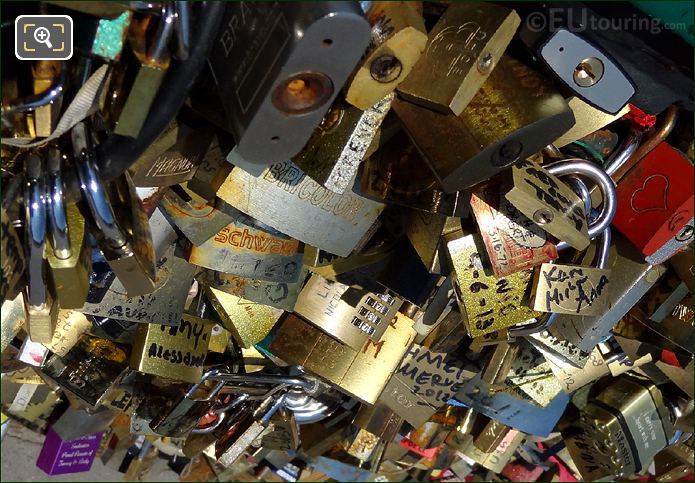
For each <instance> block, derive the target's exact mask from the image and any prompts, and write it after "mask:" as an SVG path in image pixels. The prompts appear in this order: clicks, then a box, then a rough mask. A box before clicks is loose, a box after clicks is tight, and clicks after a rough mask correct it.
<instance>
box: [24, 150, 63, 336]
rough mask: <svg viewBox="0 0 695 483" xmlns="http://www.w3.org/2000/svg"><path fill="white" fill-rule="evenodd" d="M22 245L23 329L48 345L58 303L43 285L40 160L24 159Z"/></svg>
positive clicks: (43, 183)
mask: <svg viewBox="0 0 695 483" xmlns="http://www.w3.org/2000/svg"><path fill="white" fill-rule="evenodd" d="M24 178H25V186H24V210H25V212H26V214H25V219H24V226H25V230H26V231H25V236H24V245H25V251H26V254H27V274H26V277H27V287H26V290H25V292H24V307H25V318H26V330H27V333H28V334H29V337H31V338H32V339H33V340H34V341H35V342H50V341H51V339H52V338H53V331H54V329H55V324H56V321H57V319H58V303H57V302H56V301H55V300H54V298H53V294H52V293H51V291H50V290H49V288H48V286H47V285H46V282H47V279H46V231H47V225H48V219H47V218H48V217H47V213H46V212H47V207H46V204H47V201H48V200H47V199H46V180H45V174H44V172H43V168H42V166H41V159H40V158H39V157H38V156H36V155H35V154H30V155H28V156H27V157H26V158H25V159H24Z"/></svg>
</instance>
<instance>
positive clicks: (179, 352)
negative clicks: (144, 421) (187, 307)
mask: <svg viewBox="0 0 695 483" xmlns="http://www.w3.org/2000/svg"><path fill="white" fill-rule="evenodd" d="M212 325H213V323H212V322H211V321H209V320H205V319H203V318H201V317H198V316H195V315H191V314H187V313H184V314H183V315H182V316H181V321H180V323H179V325H174V326H166V325H158V324H140V325H139V326H138V328H137V333H136V335H135V340H134V341H133V351H132V353H131V357H130V367H131V368H133V369H135V370H137V371H139V372H143V373H145V374H153V375H157V376H160V377H166V378H169V379H176V380H180V381H186V382H191V383H197V382H199V381H200V379H201V377H202V375H203V364H204V363H205V356H206V355H207V353H208V344H209V342H210V333H211V330H212Z"/></svg>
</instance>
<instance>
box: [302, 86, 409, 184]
mask: <svg viewBox="0 0 695 483" xmlns="http://www.w3.org/2000/svg"><path fill="white" fill-rule="evenodd" d="M394 97H395V94H393V93H390V94H387V95H386V96H385V97H384V98H383V99H378V100H377V101H376V102H375V103H374V105H372V106H369V107H368V108H367V109H365V110H364V111H361V110H360V109H358V108H356V107H354V106H350V105H346V104H345V103H344V102H343V101H342V100H341V101H337V102H336V103H334V104H333V106H331V108H330V109H329V110H328V113H326V115H325V116H324V118H323V120H322V121H321V124H319V126H318V128H317V129H316V131H315V132H314V134H313V135H312V136H311V138H310V139H309V141H308V142H307V144H306V146H304V149H302V150H301V151H300V152H299V154H297V155H296V156H294V157H293V158H292V161H293V162H294V163H295V164H296V165H297V166H298V167H299V169H301V170H302V171H303V172H304V173H305V174H306V175H307V176H309V177H310V178H311V179H313V180H314V181H316V182H317V183H319V184H320V185H321V186H323V187H325V188H327V189H329V190H331V191H332V192H334V193H338V194H343V193H345V190H347V189H349V188H351V187H352V185H353V183H354V177H355V175H356V174H357V169H358V168H359V165H360V163H361V162H362V160H363V159H364V157H365V155H366V152H367V148H368V147H369V145H370V144H371V143H372V141H373V140H374V138H375V136H376V133H377V131H378V129H379V127H380V126H381V123H382V121H383V120H384V118H385V117H386V114H387V113H388V111H389V109H390V108H391V102H392V101H393V99H394Z"/></svg>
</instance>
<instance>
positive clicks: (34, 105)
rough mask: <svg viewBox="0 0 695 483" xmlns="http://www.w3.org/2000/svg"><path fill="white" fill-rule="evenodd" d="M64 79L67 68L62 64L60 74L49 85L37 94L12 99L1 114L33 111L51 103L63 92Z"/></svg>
mask: <svg viewBox="0 0 695 483" xmlns="http://www.w3.org/2000/svg"><path fill="white" fill-rule="evenodd" d="M66 79H67V68H66V67H65V65H63V66H62V67H61V69H60V75H59V76H58V79H56V80H55V82H54V83H53V85H51V87H49V88H48V89H46V90H45V91H43V92H41V93H39V94H34V95H32V96H27V97H22V98H20V99H14V100H13V101H11V102H10V103H9V105H8V106H7V107H4V108H3V110H2V111H3V114H11V113H15V112H29V111H34V110H36V109H38V108H39V107H43V106H47V105H48V104H52V103H53V102H55V101H56V100H57V99H58V98H59V97H60V96H61V95H62V94H63V90H64V89H65V80H66Z"/></svg>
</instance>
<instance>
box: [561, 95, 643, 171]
mask: <svg viewBox="0 0 695 483" xmlns="http://www.w3.org/2000/svg"><path fill="white" fill-rule="evenodd" d="M567 105H568V106H569V107H570V109H572V114H574V126H572V127H571V128H569V130H567V131H566V132H565V133H564V134H563V135H562V136H560V137H559V138H557V139H556V140H555V141H554V142H553V145H554V146H556V147H558V148H561V147H563V146H566V145H568V144H570V143H573V142H575V141H577V140H579V139H582V138H584V137H585V136H588V135H590V134H591V133H594V132H596V131H599V130H600V129H603V128H604V127H606V126H607V125H609V124H611V123H612V122H614V121H617V120H618V119H620V118H621V117H623V116H624V115H626V114H627V113H628V112H630V106H629V104H626V105H625V106H624V107H623V108H622V109H620V110H619V111H618V112H617V113H615V114H608V113H606V112H604V111H602V110H600V109H597V108H595V107H594V106H592V105H591V104H588V103H587V102H584V101H583V100H582V99H581V98H579V97H576V96H572V97H570V98H569V99H567ZM609 174H610V173H609Z"/></svg>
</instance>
